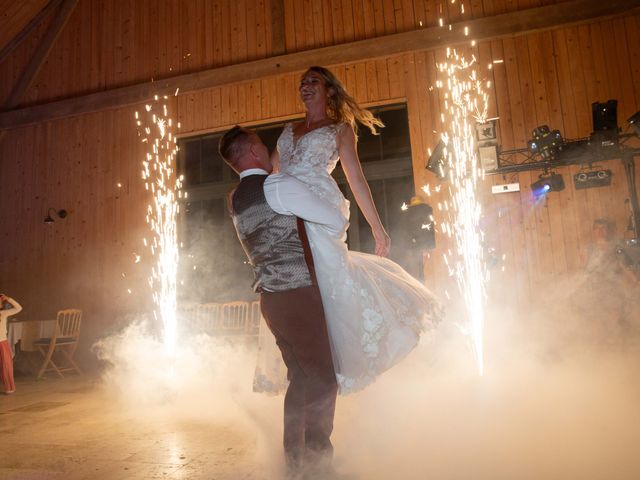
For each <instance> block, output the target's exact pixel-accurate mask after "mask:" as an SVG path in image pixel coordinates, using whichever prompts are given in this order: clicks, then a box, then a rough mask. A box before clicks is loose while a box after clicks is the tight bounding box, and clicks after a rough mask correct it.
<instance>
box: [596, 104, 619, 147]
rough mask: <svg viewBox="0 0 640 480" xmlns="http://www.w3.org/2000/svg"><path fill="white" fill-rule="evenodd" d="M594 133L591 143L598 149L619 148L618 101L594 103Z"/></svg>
mask: <svg viewBox="0 0 640 480" xmlns="http://www.w3.org/2000/svg"><path fill="white" fill-rule="evenodd" d="M591 112H592V115H593V133H592V134H591V143H592V145H594V146H596V147H603V148H607V147H617V146H618V134H619V129H618V101H617V100H608V101H607V102H606V103H599V102H593V103H592V104H591Z"/></svg>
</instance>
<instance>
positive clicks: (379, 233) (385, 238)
mask: <svg viewBox="0 0 640 480" xmlns="http://www.w3.org/2000/svg"><path fill="white" fill-rule="evenodd" d="M373 238H374V240H375V241H376V255H378V256H380V257H387V256H388V255H389V250H391V238H389V235H388V234H387V232H385V230H384V229H380V230H373Z"/></svg>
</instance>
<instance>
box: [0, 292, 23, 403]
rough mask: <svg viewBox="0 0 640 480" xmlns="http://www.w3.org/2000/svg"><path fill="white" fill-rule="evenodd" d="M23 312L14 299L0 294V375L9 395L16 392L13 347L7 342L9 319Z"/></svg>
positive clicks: (5, 390)
mask: <svg viewBox="0 0 640 480" xmlns="http://www.w3.org/2000/svg"><path fill="white" fill-rule="evenodd" d="M20 311H22V307H21V306H20V304H19V303H18V302H16V301H15V300H14V299H13V298H11V297H8V296H6V295H5V294H4V293H2V294H0V374H1V375H2V383H3V384H4V393H6V394H7V395H9V394H11V393H13V392H15V391H16V384H15V382H14V381H13V359H12V358H11V346H10V345H9V341H8V340H7V319H8V318H9V317H10V316H11V315H16V314H18V313H20Z"/></svg>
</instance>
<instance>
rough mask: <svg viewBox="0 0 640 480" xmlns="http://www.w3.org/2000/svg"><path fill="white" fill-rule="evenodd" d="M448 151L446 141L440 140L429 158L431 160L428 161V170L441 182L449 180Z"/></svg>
mask: <svg viewBox="0 0 640 480" xmlns="http://www.w3.org/2000/svg"><path fill="white" fill-rule="evenodd" d="M446 151H447V149H446V145H445V143H444V141H443V140H440V141H439V142H438V144H437V145H436V148H435V149H434V150H433V153H432V154H431V156H430V157H429V160H427V170H429V171H430V172H433V173H435V174H436V175H437V176H438V178H440V180H443V179H445V178H447V173H448V172H449V166H448V162H447V154H446Z"/></svg>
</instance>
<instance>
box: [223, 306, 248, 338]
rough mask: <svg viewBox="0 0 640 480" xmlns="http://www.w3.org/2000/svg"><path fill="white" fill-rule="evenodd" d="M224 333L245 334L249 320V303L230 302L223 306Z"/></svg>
mask: <svg viewBox="0 0 640 480" xmlns="http://www.w3.org/2000/svg"><path fill="white" fill-rule="evenodd" d="M221 307H222V311H221V312H220V313H221V316H220V319H221V320H222V325H221V327H222V332H223V333H226V334H234V333H239V334H242V333H245V332H246V330H247V324H248V321H247V320H248V318H249V302H229V303H223V304H222V305H221Z"/></svg>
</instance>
